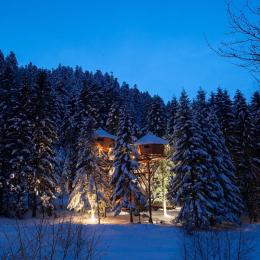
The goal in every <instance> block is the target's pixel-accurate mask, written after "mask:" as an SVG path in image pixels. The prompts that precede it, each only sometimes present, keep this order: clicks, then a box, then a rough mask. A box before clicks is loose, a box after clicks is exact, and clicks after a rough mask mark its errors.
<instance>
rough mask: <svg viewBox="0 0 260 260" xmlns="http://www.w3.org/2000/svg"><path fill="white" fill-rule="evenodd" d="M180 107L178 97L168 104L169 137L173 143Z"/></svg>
mask: <svg viewBox="0 0 260 260" xmlns="http://www.w3.org/2000/svg"><path fill="white" fill-rule="evenodd" d="M177 109H178V101H177V99H176V97H173V99H172V100H171V102H170V103H169V105H168V115H167V118H168V119H167V138H168V140H169V143H170V144H171V145H172V142H173V140H172V138H173V131H174V125H175V118H176V113H177Z"/></svg>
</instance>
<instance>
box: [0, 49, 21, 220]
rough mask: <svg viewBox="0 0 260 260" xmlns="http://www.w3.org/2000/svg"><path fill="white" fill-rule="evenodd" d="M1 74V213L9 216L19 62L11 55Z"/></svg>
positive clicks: (6, 60)
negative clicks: (10, 138) (12, 130)
mask: <svg viewBox="0 0 260 260" xmlns="http://www.w3.org/2000/svg"><path fill="white" fill-rule="evenodd" d="M2 66H3V67H2V72H1V74H0V137H1V138H0V176H1V177H0V178H1V179H0V213H2V214H5V215H9V213H10V212H9V200H10V197H9V195H10V194H9V192H10V190H12V188H13V187H12V185H11V182H10V179H11V178H12V176H13V175H11V172H10V171H11V165H10V160H11V159H12V147H11V146H12V141H11V140H9V138H8V137H7V135H8V132H9V131H10V127H11V125H10V124H11V123H10V121H9V120H10V119H11V118H13V116H14V115H15V111H14V107H15V106H16V101H17V100H16V96H15V95H16V93H17V88H18V82H17V70H18V67H17V61H16V58H15V55H14V54H13V53H10V54H9V55H8V56H7V57H6V59H5V61H3V60H2Z"/></svg>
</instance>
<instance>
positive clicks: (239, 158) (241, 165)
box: [233, 91, 256, 219]
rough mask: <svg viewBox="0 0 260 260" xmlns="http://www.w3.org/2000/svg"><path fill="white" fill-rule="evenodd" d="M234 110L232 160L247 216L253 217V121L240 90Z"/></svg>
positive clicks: (254, 190) (254, 192)
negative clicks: (234, 139) (234, 141)
mask: <svg viewBox="0 0 260 260" xmlns="http://www.w3.org/2000/svg"><path fill="white" fill-rule="evenodd" d="M234 111H235V120H236V121H235V122H236V125H235V138H236V143H235V146H234V156H233V160H234V164H235V166H236V171H237V176H238V179H239V185H240V189H241V192H242V196H243V199H244V201H245V203H246V206H247V209H248V213H249V217H250V219H253V218H255V214H256V212H255V211H256V198H255V195H256V187H255V183H256V176H255V174H254V173H255V172H254V169H253V168H254V164H253V150H254V149H253V148H254V145H253V141H254V137H253V135H254V132H253V121H252V117H251V114H250V111H249V108H248V105H247V103H246V100H245V98H244V96H243V95H242V93H241V92H240V91H237V92H236V95H235V98H234Z"/></svg>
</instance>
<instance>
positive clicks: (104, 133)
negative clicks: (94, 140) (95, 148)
mask: <svg viewBox="0 0 260 260" xmlns="http://www.w3.org/2000/svg"><path fill="white" fill-rule="evenodd" d="M94 134H95V137H101V138H110V139H113V140H115V139H116V136H115V135H112V134H110V133H108V132H107V131H106V130H104V129H102V128H98V129H97V130H96V131H95V133H94Z"/></svg>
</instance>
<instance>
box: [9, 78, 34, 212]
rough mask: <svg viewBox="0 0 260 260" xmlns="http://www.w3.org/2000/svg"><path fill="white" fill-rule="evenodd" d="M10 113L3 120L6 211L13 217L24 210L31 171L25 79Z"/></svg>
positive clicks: (30, 128) (31, 145) (28, 98)
mask: <svg viewBox="0 0 260 260" xmlns="http://www.w3.org/2000/svg"><path fill="white" fill-rule="evenodd" d="M15 100H16V104H15V105H14V107H13V109H14V115H13V117H12V118H9V119H8V120H7V124H8V126H9V127H8V132H7V133H6V139H7V140H8V143H9V149H11V159H10V161H9V163H10V166H9V167H10V169H9V171H10V176H11V178H10V180H9V185H10V187H11V189H10V191H9V193H8V196H9V205H8V208H9V211H11V212H12V214H15V215H16V216H17V217H21V215H22V214H23V213H24V212H25V210H26V209H27V201H26V197H27V194H28V186H29V179H28V177H29V173H30V172H31V164H30V163H31V160H32V158H31V154H32V153H33V151H34V143H33V140H32V138H31V137H32V132H33V127H34V126H33V124H32V122H31V119H32V118H31V116H32V102H31V91H30V88H29V82H28V79H27V78H25V79H24V80H23V83H22V87H21V88H19V89H18V90H17V93H16V98H15Z"/></svg>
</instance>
